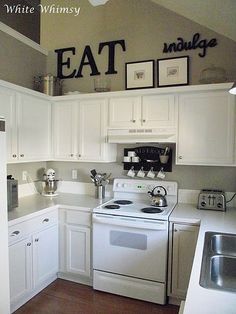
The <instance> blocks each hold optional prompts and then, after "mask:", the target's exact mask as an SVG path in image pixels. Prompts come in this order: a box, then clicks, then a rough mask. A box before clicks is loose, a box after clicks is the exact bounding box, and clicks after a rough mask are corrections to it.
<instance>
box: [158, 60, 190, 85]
mask: <svg viewBox="0 0 236 314" xmlns="http://www.w3.org/2000/svg"><path fill="white" fill-rule="evenodd" d="M188 84H189V56H184V57H177V58H168V59H158V60H157V86H158V87H164V86H180V85H188Z"/></svg>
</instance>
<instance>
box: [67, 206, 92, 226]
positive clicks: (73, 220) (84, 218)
mask: <svg viewBox="0 0 236 314" xmlns="http://www.w3.org/2000/svg"><path fill="white" fill-rule="evenodd" d="M65 218H66V219H65V223H67V224H73V225H83V226H88V227H90V226H91V213H88V212H79V211H74V210H67V211H66V215H65Z"/></svg>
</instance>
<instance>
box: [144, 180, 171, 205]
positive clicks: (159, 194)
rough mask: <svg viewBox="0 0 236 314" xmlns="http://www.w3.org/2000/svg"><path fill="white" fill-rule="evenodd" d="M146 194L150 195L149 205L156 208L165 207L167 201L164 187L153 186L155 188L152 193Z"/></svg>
mask: <svg viewBox="0 0 236 314" xmlns="http://www.w3.org/2000/svg"><path fill="white" fill-rule="evenodd" d="M155 191H156V192H155ZM148 194H150V196H151V198H152V200H151V205H153V206H158V207H166V206H167V200H166V195H167V191H166V189H165V188H164V186H161V185H158V186H155V188H154V189H153V190H152V191H148Z"/></svg>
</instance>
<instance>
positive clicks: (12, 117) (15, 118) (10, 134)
mask: <svg viewBox="0 0 236 314" xmlns="http://www.w3.org/2000/svg"><path fill="white" fill-rule="evenodd" d="M0 115H2V116H4V117H5V118H6V131H7V132H6V134H7V161H8V162H25V161H36V160H39V161H41V160H48V159H50V158H51V104H50V101H49V100H48V99H47V98H46V97H45V96H40V95H36V94H30V93H29V94H27V93H25V92H20V91H19V90H15V89H14V88H12V89H11V88H6V87H3V86H0Z"/></svg>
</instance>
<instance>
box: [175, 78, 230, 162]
mask: <svg viewBox="0 0 236 314" xmlns="http://www.w3.org/2000/svg"><path fill="white" fill-rule="evenodd" d="M218 85H220V84H218ZM176 164H177V165H215V166H217V165H233V164H235V97H234V96H233V95H231V94H229V92H228V89H227V90H208V91H199V92H191V93H186V94H179V117H178V141H177V154H176Z"/></svg>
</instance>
